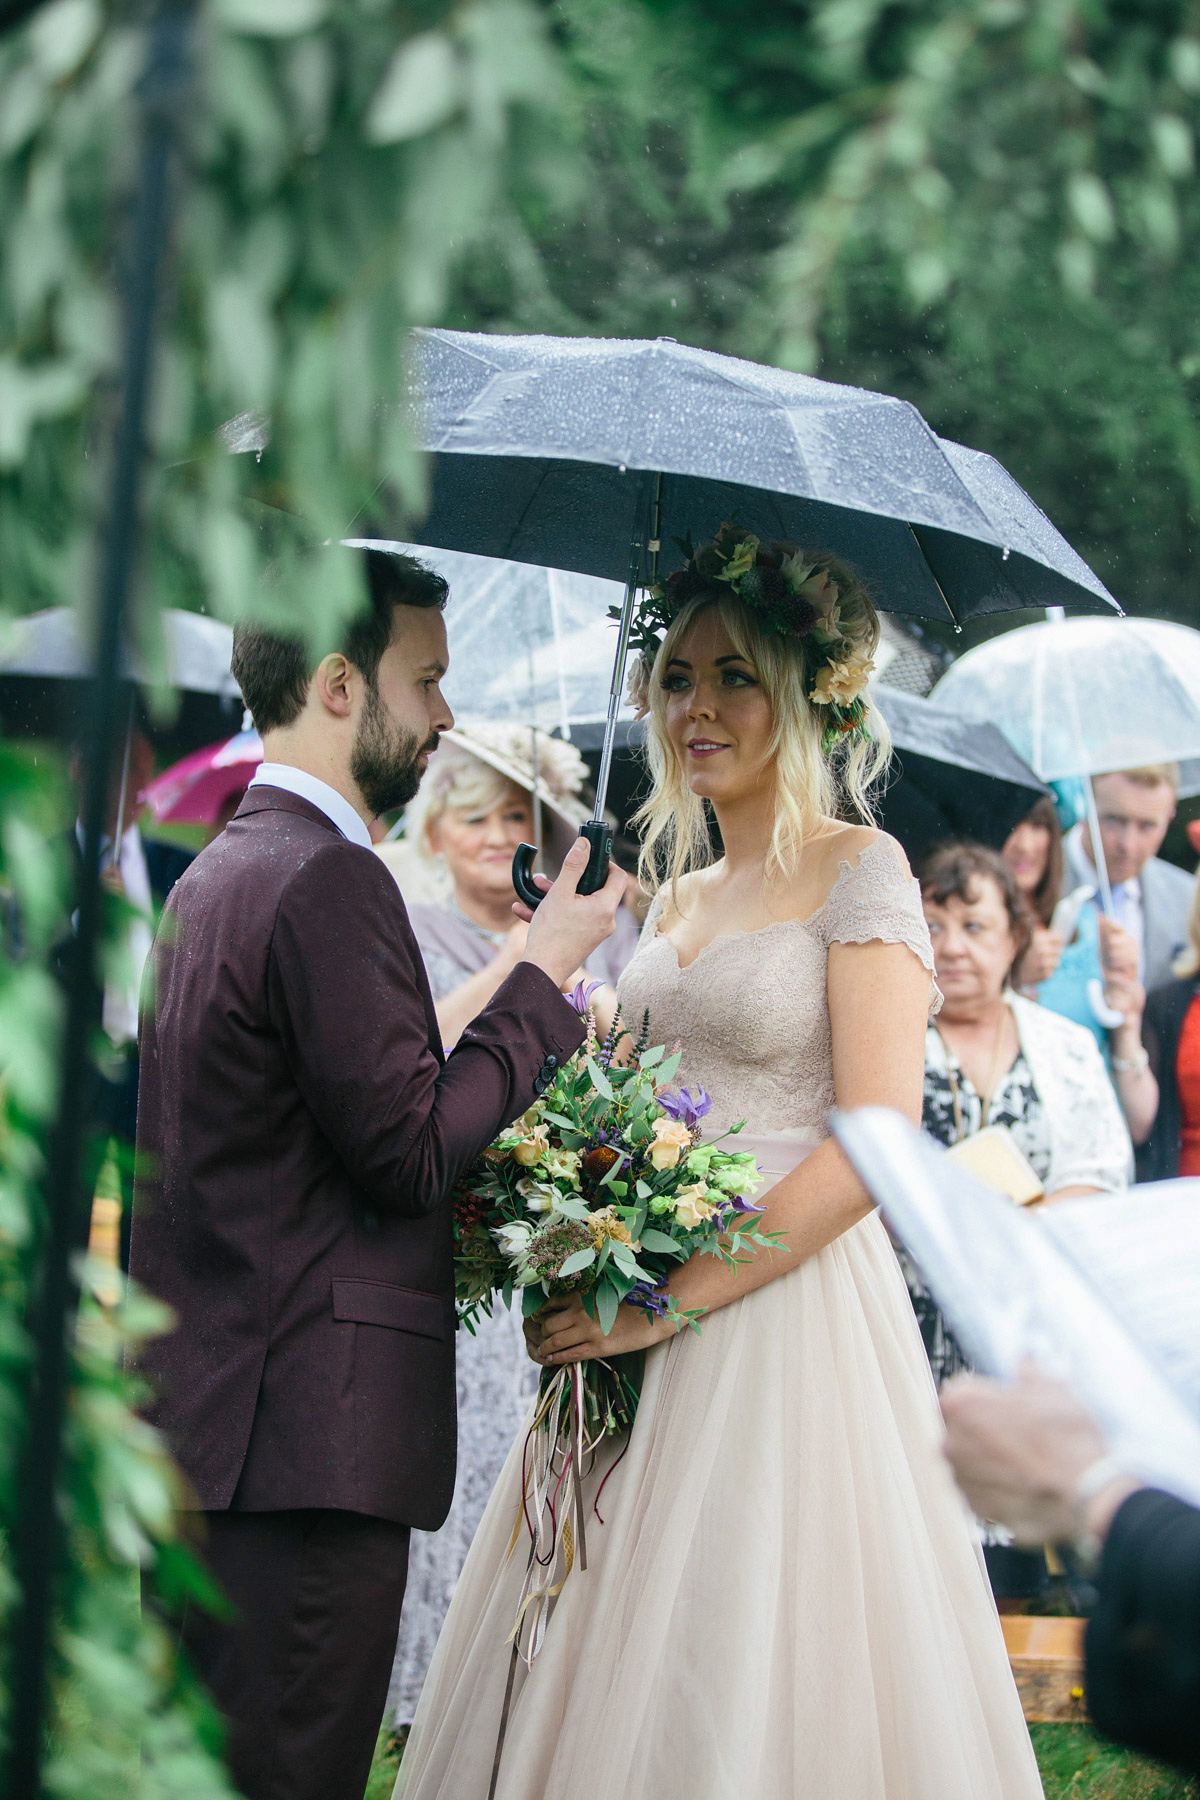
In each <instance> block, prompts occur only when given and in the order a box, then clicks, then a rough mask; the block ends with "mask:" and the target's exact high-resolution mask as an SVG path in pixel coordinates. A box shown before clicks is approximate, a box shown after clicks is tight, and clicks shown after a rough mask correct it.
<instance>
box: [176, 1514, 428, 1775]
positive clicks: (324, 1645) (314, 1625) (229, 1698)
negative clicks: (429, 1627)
mask: <svg viewBox="0 0 1200 1800" xmlns="http://www.w3.org/2000/svg"><path fill="white" fill-rule="evenodd" d="M201 1517H202V1519H203V1528H202V1534H201V1535H202V1541H203V1549H202V1554H203V1557H204V1560H205V1562H206V1563H207V1565H208V1568H209V1570H210V1571H211V1573H212V1575H213V1576H214V1578H215V1580H216V1582H217V1584H218V1586H219V1587H220V1588H221V1589H222V1591H223V1592H224V1594H225V1595H226V1597H227V1599H228V1600H229V1601H230V1602H231V1604H232V1605H233V1607H234V1609H235V1612H236V1617H235V1619H233V1620H230V1621H218V1620H216V1619H213V1618H212V1617H211V1616H209V1615H206V1614H204V1613H201V1612H200V1611H199V1610H198V1609H196V1608H194V1607H189V1609H188V1612H187V1614H186V1615H185V1617H184V1619H183V1620H182V1621H181V1636H182V1641H183V1645H184V1648H185V1650H186V1651H187V1653H188V1658H189V1660H190V1662H191V1664H192V1667H193V1668H194V1669H195V1671H196V1673H197V1675H199V1677H200V1679H201V1680H202V1681H203V1682H204V1684H205V1686H206V1687H207V1688H208V1691H209V1693H210V1694H211V1695H212V1697H213V1699H214V1700H215V1701H216V1703H217V1705H218V1707H219V1708H220V1710H221V1712H222V1713H223V1714H224V1717H225V1720H226V1722H227V1727H228V1731H229V1737H228V1742H227V1756H228V1761H229V1769H230V1773H231V1775H232V1777H233V1781H234V1784H235V1786H236V1787H237V1789H238V1791H239V1793H241V1794H243V1795H244V1796H245V1797H246V1800H362V1796H363V1789H364V1788H365V1787H366V1785H367V1776H368V1775H369V1773H370V1769H371V1757H372V1755H373V1753H374V1749H375V1741H376V1738H377V1736H378V1733H379V1727H380V1723H381V1721H382V1718H383V1709H384V1707H385V1705H386V1704H387V1692H388V1681H389V1678H390V1676H391V1671H392V1660H393V1657H394V1656H395V1651H396V1635H397V1632H398V1629H399V1625H400V1607H401V1603H402V1601H403V1599H404V1584H405V1580H406V1578H407V1575H408V1538H409V1528H408V1526H407V1525H397V1524H395V1523H393V1521H392V1520H390V1519H373V1518H369V1517H367V1516H366V1515H365V1514H362V1513H350V1512H335V1511H332V1510H329V1509H322V1508H315V1507H305V1508H298V1509H297V1510H295V1511H292V1512H262V1513H250V1512H210V1513H204V1514H202V1515H201Z"/></svg>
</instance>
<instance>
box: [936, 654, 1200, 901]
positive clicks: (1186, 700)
mask: <svg viewBox="0 0 1200 1800" xmlns="http://www.w3.org/2000/svg"><path fill="white" fill-rule="evenodd" d="M930 697H931V699H933V700H934V701H935V702H936V704H937V705H939V706H943V707H946V708H947V709H948V710H949V711H951V712H957V713H958V714H960V716H962V717H964V718H967V719H975V720H984V719H986V720H989V721H991V723H993V724H995V725H998V726H999V727H1000V729H1001V731H1002V732H1003V733H1004V735H1005V737H1007V739H1008V741H1009V743H1010V744H1012V746H1013V748H1014V749H1015V750H1017V751H1018V752H1019V754H1020V755H1021V756H1023V757H1024V758H1025V760H1026V762H1028V763H1029V765H1030V767H1031V768H1032V769H1033V770H1034V771H1035V772H1036V773H1037V774H1038V775H1040V776H1041V777H1042V779H1043V780H1044V781H1057V780H1061V779H1062V778H1064V777H1066V776H1078V777H1082V778H1083V782H1084V789H1085V794H1086V797H1087V804H1088V823H1089V827H1090V830H1091V835H1092V845H1093V850H1094V852H1095V860H1096V869H1097V872H1098V874H1099V876H1100V891H1101V898H1102V901H1103V904H1104V908H1105V911H1106V912H1107V913H1109V914H1110V916H1111V898H1110V895H1109V888H1108V874H1107V871H1106V869H1105V866H1104V853H1103V850H1102V848H1101V844H1100V829H1099V821H1098V819H1097V817H1096V802H1095V797H1094V795H1093V793H1092V783H1091V777H1092V776H1093V775H1103V774H1105V773H1107V772H1109V771H1111V770H1114V769H1136V768H1141V767H1144V766H1145V765H1146V764H1148V763H1162V762H1187V761H1188V760H1189V759H1191V758H1195V757H1200V632H1196V631H1191V630H1189V628H1188V627H1187V626H1186V625H1172V624H1168V623H1167V622H1166V621H1164V620H1161V619H1056V620H1050V621H1047V622H1046V623H1045V624H1040V625H1025V626H1022V627H1021V629H1020V630H1019V631H1009V632H1005V633H1004V635H1003V636H1001V637H995V638H991V639H989V641H988V642H987V643H986V644H980V645H978V646H977V647H976V648H975V649H974V650H968V651H967V653H966V655H965V656H960V657H959V658H958V660H957V661H956V662H954V663H952V664H951V665H950V667H949V668H948V669H947V671H946V673H945V674H944V675H943V676H942V678H941V680H940V681H939V682H938V683H937V685H936V687H935V688H934V689H933V692H932V695H931V696H930Z"/></svg>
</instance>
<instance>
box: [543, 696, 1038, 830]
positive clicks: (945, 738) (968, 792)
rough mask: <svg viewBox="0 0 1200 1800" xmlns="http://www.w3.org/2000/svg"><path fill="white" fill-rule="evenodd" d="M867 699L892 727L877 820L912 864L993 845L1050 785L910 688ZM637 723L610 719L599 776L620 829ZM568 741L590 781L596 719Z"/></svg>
mask: <svg viewBox="0 0 1200 1800" xmlns="http://www.w3.org/2000/svg"><path fill="white" fill-rule="evenodd" d="M871 698H872V699H873V700H874V702H875V705H876V706H877V707H878V708H879V711H880V712H881V713H882V714H883V716H884V719H885V720H886V721H887V726H888V729H889V731H890V732H891V734H892V750H893V756H892V764H891V768H890V770H889V772H888V780H887V786H886V788H885V790H884V792H883V794H882V797H881V799H880V802H879V808H878V811H879V821H880V824H881V825H882V826H883V827H884V829H885V830H886V831H890V832H891V834H892V836H893V837H895V838H898V839H899V841H900V842H901V843H902V844H903V845H904V848H905V850H906V852H907V853H908V856H909V859H910V860H911V861H913V862H915V861H916V860H917V858H918V857H919V856H920V855H921V854H922V852H923V851H925V850H927V849H928V848H929V847H930V845H931V844H935V843H937V842H938V841H939V840H940V839H942V838H971V839H973V840H974V841H975V842H976V843H979V844H988V845H990V846H991V848H992V849H994V850H999V849H1000V848H1001V847H1002V845H1003V844H1004V841H1005V839H1006V838H1007V837H1008V834H1009V832H1010V831H1011V830H1012V829H1013V827H1014V826H1015V825H1018V824H1020V822H1021V820H1022V819H1023V818H1025V817H1026V815H1027V814H1028V813H1029V811H1030V809H1031V808H1032V807H1033V806H1034V805H1035V803H1036V802H1037V801H1038V800H1040V799H1042V798H1043V797H1044V796H1047V795H1049V793H1050V789H1049V788H1048V787H1046V786H1045V785H1044V783H1043V782H1041V781H1039V780H1038V778H1037V776H1036V775H1035V774H1034V772H1033V770H1032V769H1031V768H1030V767H1029V765H1028V764H1027V763H1025V762H1022V760H1021V758H1020V757H1019V756H1018V755H1017V752H1016V751H1015V750H1014V749H1013V747H1012V745H1011V744H1010V743H1009V742H1008V740H1007V738H1006V737H1005V736H1004V735H1003V733H1002V732H1000V731H999V730H997V728H996V727H995V726H994V725H974V724H968V723H967V722H966V721H965V720H963V719H961V718H959V717H958V716H957V715H956V714H954V713H949V712H945V711H943V710H942V708H940V707H937V706H933V705H931V704H930V702H929V701H928V700H921V699H918V697H917V696H916V695H915V694H906V693H904V692H903V691H902V690H901V689H899V688H893V687H885V686H884V685H883V684H882V683H879V682H877V683H875V684H874V686H873V687H872V688H871ZM644 741H645V727H644V726H643V725H642V724H641V723H640V721H638V722H635V721H632V720H628V719H623V720H620V721H619V722H618V725H617V732H616V739H615V754H614V756H613V764H612V773H611V778H610V781H609V796H608V797H609V801H610V805H611V810H612V811H613V812H614V813H615V815H616V817H617V819H618V820H619V822H620V825H621V829H622V830H628V826H629V819H630V816H631V814H632V813H633V812H634V811H635V810H636V808H637V806H638V804H639V803H640V802H641V800H642V799H644V798H645V793H646V785H645V775H646V770H645V763H644V761H643V760H642V757H641V754H640V752H641V747H642V744H643V743H644ZM571 742H572V743H573V744H574V746H575V748H576V749H577V750H578V751H579V752H580V753H581V754H582V756H583V758H584V760H585V762H586V763H587V765H588V770H589V773H590V774H591V776H592V778H593V780H594V779H595V777H596V775H597V774H598V773H599V769H600V756H601V752H602V749H603V745H604V720H603V719H585V720H583V721H580V722H578V723H573V724H572V726H571Z"/></svg>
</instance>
